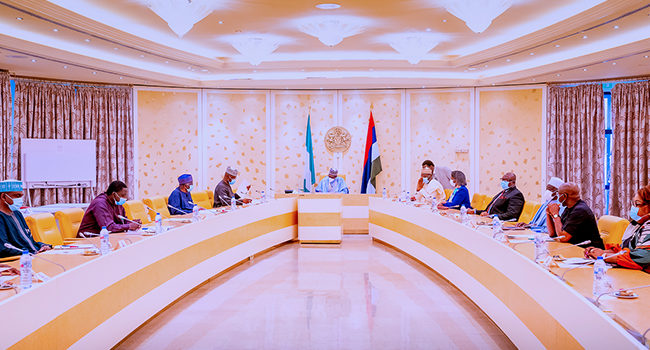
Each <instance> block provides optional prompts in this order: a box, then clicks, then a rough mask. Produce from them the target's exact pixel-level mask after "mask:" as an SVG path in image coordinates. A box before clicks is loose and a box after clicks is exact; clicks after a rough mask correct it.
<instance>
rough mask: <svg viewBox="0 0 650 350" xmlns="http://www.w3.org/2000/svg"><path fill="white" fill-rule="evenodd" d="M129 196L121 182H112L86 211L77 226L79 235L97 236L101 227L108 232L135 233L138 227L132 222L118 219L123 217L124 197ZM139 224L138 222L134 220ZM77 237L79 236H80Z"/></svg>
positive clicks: (127, 190)
mask: <svg viewBox="0 0 650 350" xmlns="http://www.w3.org/2000/svg"><path fill="white" fill-rule="evenodd" d="M128 195H129V189H128V188H127V187H126V184H125V183H124V182H122V181H113V182H111V184H110V185H109V186H108V189H107V190H106V192H105V193H102V194H100V195H99V196H97V197H96V198H95V199H93V201H92V202H90V205H89V206H88V208H87V209H86V212H85V213H84V217H83V219H81V224H80V225H79V233H83V234H84V236H87V235H86V233H91V234H97V233H99V231H101V230H102V227H106V229H107V230H108V231H110V232H122V231H127V230H132V231H135V230H137V229H138V228H139V227H140V225H138V224H135V223H133V222H127V221H125V220H123V219H120V216H122V217H124V215H125V213H124V207H122V205H123V204H124V203H126V197H127V196H128ZM134 221H136V222H140V220H134ZM79 233H78V234H77V235H78V236H81V235H80V234H79Z"/></svg>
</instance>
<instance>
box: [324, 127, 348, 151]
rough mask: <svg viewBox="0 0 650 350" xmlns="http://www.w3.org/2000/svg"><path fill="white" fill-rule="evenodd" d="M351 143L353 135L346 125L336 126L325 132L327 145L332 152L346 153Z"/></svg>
mask: <svg viewBox="0 0 650 350" xmlns="http://www.w3.org/2000/svg"><path fill="white" fill-rule="evenodd" d="M351 144H352V136H351V135H350V132H348V131H347V130H346V129H345V128H344V127H341V126H335V127H333V128H331V129H329V130H328V131H327V133H326V134H325V147H327V150H328V151H330V152H332V153H345V152H347V150H348V149H350V145H351Z"/></svg>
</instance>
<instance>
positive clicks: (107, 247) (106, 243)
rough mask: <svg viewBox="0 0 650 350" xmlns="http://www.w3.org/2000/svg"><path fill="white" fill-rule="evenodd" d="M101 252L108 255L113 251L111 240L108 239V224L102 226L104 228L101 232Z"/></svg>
mask: <svg viewBox="0 0 650 350" xmlns="http://www.w3.org/2000/svg"><path fill="white" fill-rule="evenodd" d="M99 252H100V253H102V255H106V254H108V253H110V252H111V242H110V240H109V239H108V230H107V229H106V226H104V227H102V230H101V231H100V232H99Z"/></svg>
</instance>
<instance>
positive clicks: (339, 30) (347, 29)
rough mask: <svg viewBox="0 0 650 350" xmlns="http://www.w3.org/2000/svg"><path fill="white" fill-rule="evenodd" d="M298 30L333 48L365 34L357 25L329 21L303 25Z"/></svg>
mask: <svg viewBox="0 0 650 350" xmlns="http://www.w3.org/2000/svg"><path fill="white" fill-rule="evenodd" d="M298 30H300V31H301V32H303V33H305V34H309V35H311V36H313V37H316V38H318V40H320V42H321V43H323V44H325V45H327V46H330V47H332V46H336V45H337V44H338V43H340V42H341V41H343V39H345V38H347V37H350V36H353V35H357V34H361V33H363V31H364V30H365V28H363V27H362V26H359V25H356V24H352V23H347V22H342V21H339V20H336V19H329V20H324V21H321V22H312V23H309V24H305V25H301V26H299V27H298Z"/></svg>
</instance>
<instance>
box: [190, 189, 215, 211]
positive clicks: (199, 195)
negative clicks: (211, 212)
mask: <svg viewBox="0 0 650 350" xmlns="http://www.w3.org/2000/svg"><path fill="white" fill-rule="evenodd" d="M192 202H194V204H196V205H198V206H199V207H203V208H205V209H212V205H213V203H214V202H210V197H209V196H208V194H207V193H206V192H205V191H196V192H192Z"/></svg>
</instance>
